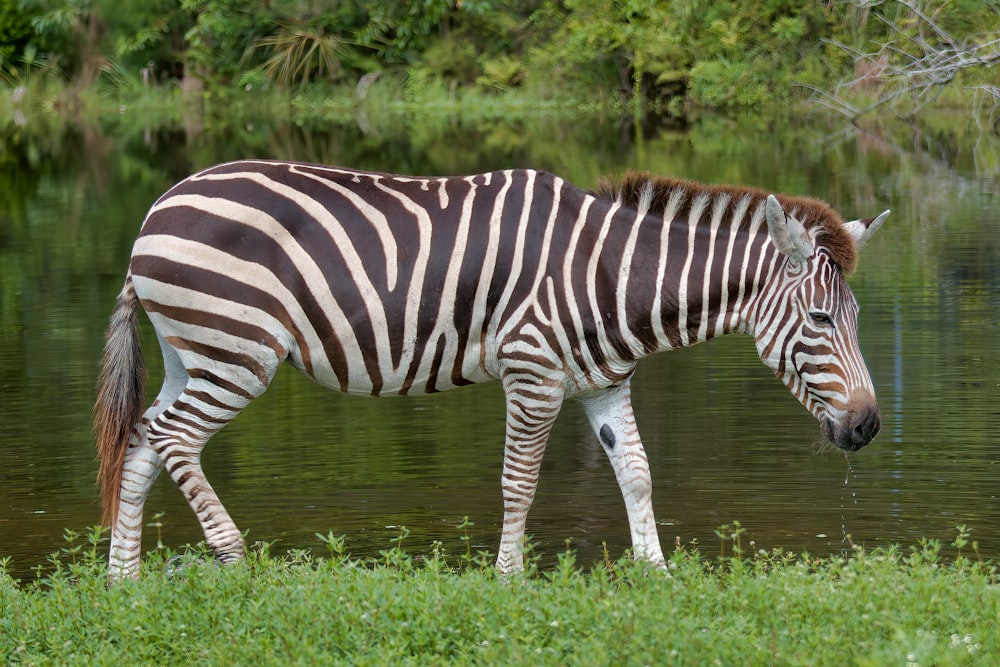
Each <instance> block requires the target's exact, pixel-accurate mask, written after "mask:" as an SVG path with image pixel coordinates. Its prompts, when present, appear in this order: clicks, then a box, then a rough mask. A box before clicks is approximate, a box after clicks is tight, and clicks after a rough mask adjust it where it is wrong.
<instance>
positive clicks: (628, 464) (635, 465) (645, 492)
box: [579, 382, 665, 567]
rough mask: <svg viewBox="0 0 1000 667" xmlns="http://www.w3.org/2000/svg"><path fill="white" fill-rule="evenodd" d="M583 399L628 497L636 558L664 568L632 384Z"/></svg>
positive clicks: (588, 417)
mask: <svg viewBox="0 0 1000 667" xmlns="http://www.w3.org/2000/svg"><path fill="white" fill-rule="evenodd" d="M579 401H580V404H581V405H582V406H583V409H584V412H585V413H586V414H587V419H588V420H589V421H590V426H591V428H593V429H594V433H595V434H596V435H597V439H598V440H599V441H600V443H601V446H602V447H603V448H604V451H605V453H606V454H607V455H608V459H610V460H611V466H612V467H613V468H614V470H615V477H616V478H617V480H618V487H619V488H620V489H621V492H622V497H623V498H624V499H625V509H626V510H627V512H628V523H629V529H630V531H631V533H632V551H633V554H634V556H635V558H636V560H647V561H649V562H650V563H652V564H654V565H656V566H657V567H664V566H665V562H664V558H663V551H662V549H661V548H660V538H659V535H657V532H656V519H655V518H654V517H653V482H652V478H651V477H650V474H649V459H648V458H647V457H646V451H645V450H644V449H643V447H642V441H641V440H640V439H639V429H638V428H637V427H636V424H635V415H634V414H633V412H632V391H631V389H630V386H629V383H628V382H625V383H624V384H621V385H619V386H617V387H610V388H608V389H605V390H602V391H599V392H595V393H593V394H587V395H585V396H581V397H579Z"/></svg>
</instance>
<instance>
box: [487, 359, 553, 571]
mask: <svg viewBox="0 0 1000 667" xmlns="http://www.w3.org/2000/svg"><path fill="white" fill-rule="evenodd" d="M504 391H505V392H506V397H507V430H506V441H505V444H504V457H503V476H502V477H501V480H500V486H501V489H502V490H503V534H502V535H501V537H500V550H499V553H498V554H497V563H496V568H497V570H498V571H499V572H500V573H501V574H510V573H513V572H521V571H523V570H524V526H525V522H526V520H527V518H528V510H530V509H531V503H532V501H533V500H534V498H535V490H536V488H537V487H538V471H539V469H540V468H541V466H542V456H543V455H544V454H545V444H546V443H547V442H548V439H549V433H550V432H551V431H552V424H553V423H554V422H555V419H556V417H557V416H558V414H559V408H560V407H561V406H562V400H563V394H564V390H563V387H562V385H561V384H555V383H552V384H546V383H543V382H539V381H538V380H537V379H533V380H532V381H531V382H526V381H525V380H524V379H519V380H510V381H508V379H507V378H506V377H505V379H504Z"/></svg>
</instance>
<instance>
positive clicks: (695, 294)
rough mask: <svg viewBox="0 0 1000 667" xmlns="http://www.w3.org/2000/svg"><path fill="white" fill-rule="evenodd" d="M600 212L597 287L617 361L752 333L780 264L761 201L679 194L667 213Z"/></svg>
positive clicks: (602, 207)
mask: <svg viewBox="0 0 1000 667" xmlns="http://www.w3.org/2000/svg"><path fill="white" fill-rule="evenodd" d="M593 213H594V217H595V218H597V219H601V218H603V217H605V216H610V217H611V223H610V224H609V225H607V227H608V229H607V233H606V235H605V237H604V240H603V244H602V246H603V250H602V253H601V261H600V262H599V264H598V270H597V271H596V273H595V276H594V283H595V291H596V292H597V294H598V295H601V294H603V295H604V299H603V300H602V301H601V303H600V309H601V312H602V315H604V318H605V323H606V324H605V326H606V329H607V340H608V343H609V345H610V347H611V349H612V350H613V351H614V353H615V354H616V355H618V356H619V357H620V358H622V359H624V360H628V359H637V358H639V357H643V356H646V355H648V354H652V353H654V352H657V351H661V350H668V349H673V348H677V347H687V346H690V345H694V344H697V343H701V342H705V341H707V340H711V339H712V338H715V337H717V336H721V335H723V334H726V333H730V332H747V331H749V327H750V325H751V323H752V317H753V316H752V313H753V309H754V306H753V304H754V303H755V301H756V299H757V296H758V283H759V282H760V276H761V275H765V274H767V273H769V272H770V271H771V270H772V268H773V266H772V264H773V259H774V253H773V252H769V251H766V249H768V248H770V246H769V245H768V244H766V240H767V232H766V224H764V210H763V206H762V205H761V204H760V202H754V201H753V200H752V199H751V198H749V197H743V198H740V199H738V200H736V201H734V200H733V199H732V198H731V197H729V196H727V195H725V194H722V195H718V194H717V195H716V196H714V197H709V196H700V195H699V196H695V197H694V199H693V200H691V201H688V202H685V201H684V199H683V193H681V194H680V195H679V196H678V198H677V200H676V201H673V202H670V203H668V205H667V206H666V208H665V210H664V211H663V212H662V214H655V215H642V210H641V207H640V210H639V211H636V210H632V209H628V208H624V207H621V206H619V205H618V204H616V203H612V202H607V201H603V202H599V203H598V205H597V206H595V209H594V212H593ZM602 285H604V286H605V287H604V289H602ZM612 285H613V286H614V289H610V286H612ZM609 314H610V315H611V317H609Z"/></svg>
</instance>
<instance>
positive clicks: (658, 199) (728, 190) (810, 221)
mask: <svg viewBox="0 0 1000 667" xmlns="http://www.w3.org/2000/svg"><path fill="white" fill-rule="evenodd" d="M648 188H651V191H650V192H649V194H647V195H646V196H647V197H649V195H650V194H651V195H652V197H651V200H650V202H649V209H648V210H649V213H653V214H661V215H662V213H663V212H664V210H665V209H666V207H667V203H668V202H669V201H670V196H671V195H672V194H673V193H674V192H675V191H676V190H678V189H681V190H683V191H685V194H686V196H685V197H684V202H683V204H682V205H681V208H680V209H679V210H678V212H677V217H679V218H683V217H685V216H686V215H687V211H688V207H689V206H690V202H691V201H692V200H693V199H694V198H695V196H696V195H699V194H707V195H708V197H709V200H710V201H711V200H712V199H714V198H715V197H717V196H719V195H721V194H727V195H729V196H730V197H731V199H730V201H738V200H739V199H741V198H743V197H745V196H749V197H750V198H751V210H753V209H755V208H756V207H757V206H758V205H762V204H763V201H764V200H765V199H766V198H767V196H768V195H769V194H774V196H775V197H777V199H778V201H779V202H781V205H782V206H783V207H784V209H785V211H786V212H787V213H789V214H791V215H793V216H795V218H796V219H797V220H799V221H800V222H801V223H802V224H804V225H805V227H806V229H812V228H815V227H819V228H820V230H821V231H820V232H819V233H817V234H816V236H815V238H816V243H817V244H818V245H819V246H820V247H823V248H825V249H826V251H827V253H829V255H830V259H831V260H833V262H834V263H835V264H836V265H837V266H839V267H840V268H841V270H843V271H844V272H845V273H851V272H852V271H854V268H855V265H856V264H857V249H856V247H855V244H854V239H853V238H852V237H851V235H850V234H848V233H847V232H846V231H845V230H844V229H843V224H844V221H843V220H842V219H841V217H840V216H839V215H837V213H836V211H834V210H833V209H832V208H831V207H830V206H829V205H828V204H826V203H824V202H821V201H819V200H818V199H812V198H810V197H793V196H789V195H783V194H778V193H770V192H768V191H766V190H761V189H759V188H753V187H745V186H738V185H706V184H704V183H698V182H697V181H688V180H684V179H678V178H670V177H664V176H654V175H651V174H648V173H645V172H637V171H630V172H627V173H625V174H624V175H622V176H612V177H604V178H602V179H600V180H599V181H598V184H597V187H596V188H595V190H594V194H595V195H596V196H598V197H600V198H602V199H610V200H615V201H618V202H619V203H620V204H622V205H623V206H627V207H629V208H638V207H639V205H640V197H642V195H643V193H644V191H646V190H647V189H648ZM706 210H708V209H706ZM702 220H704V221H706V222H707V221H708V216H707V215H706V216H704V217H703V218H702ZM749 221H750V216H749V215H747V216H744V218H743V221H742V224H744V225H747V224H749Z"/></svg>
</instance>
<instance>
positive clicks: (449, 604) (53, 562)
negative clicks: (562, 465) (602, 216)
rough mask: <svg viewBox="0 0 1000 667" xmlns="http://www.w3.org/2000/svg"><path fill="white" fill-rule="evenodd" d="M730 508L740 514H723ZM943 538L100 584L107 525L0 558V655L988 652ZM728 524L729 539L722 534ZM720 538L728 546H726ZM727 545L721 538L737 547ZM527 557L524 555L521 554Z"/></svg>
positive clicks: (331, 561)
mask: <svg viewBox="0 0 1000 667" xmlns="http://www.w3.org/2000/svg"><path fill="white" fill-rule="evenodd" d="M734 525H736V524H734ZM964 534H965V533H964V531H960V533H959V539H958V540H956V543H955V546H958V548H959V550H958V556H957V558H955V559H953V560H952V561H950V562H946V561H945V560H944V559H943V558H942V557H941V555H940V544H939V543H937V542H934V541H926V542H924V543H923V545H922V547H921V548H919V549H914V550H912V551H910V552H909V553H902V552H901V551H900V550H898V549H879V550H875V551H865V550H863V549H860V548H856V549H855V550H854V551H853V553H852V554H851V555H850V556H849V557H830V558H813V557H810V556H809V555H807V554H800V555H794V554H788V553H781V552H760V553H756V554H753V555H750V556H740V555H738V553H739V550H738V545H739V531H738V530H737V531H735V532H729V527H727V528H726V529H725V530H720V536H722V537H723V542H722V552H723V555H722V556H721V557H719V556H709V555H707V554H704V553H701V552H699V551H698V550H697V549H692V548H678V549H676V550H675V551H674V552H673V553H672V555H671V558H670V570H669V571H670V576H666V575H665V574H664V573H662V572H659V571H655V570H652V569H650V568H648V567H646V566H643V565H641V564H635V563H632V562H630V561H627V560H621V561H617V562H611V561H606V562H604V563H603V564H600V565H598V566H596V567H594V568H592V569H590V570H589V571H584V570H583V569H582V568H580V567H578V565H577V564H576V562H575V558H574V555H573V553H572V551H568V550H567V551H566V552H565V553H563V554H561V555H560V556H559V559H558V564H557V565H556V566H554V567H553V568H551V569H550V570H547V571H541V572H540V571H538V570H537V568H535V567H534V565H532V566H531V567H530V568H529V572H528V574H527V575H526V576H524V577H516V578H514V579H511V580H505V579H502V578H500V577H498V576H497V575H496V574H495V573H494V572H493V570H492V568H491V567H490V566H489V565H488V561H489V560H490V559H489V556H488V555H486V554H480V555H479V556H473V555H471V554H469V553H466V554H464V555H462V556H459V557H453V556H449V555H447V554H443V553H442V552H441V550H440V548H435V549H434V550H433V551H432V553H430V554H427V555H426V556H425V557H414V556H411V555H408V554H407V553H406V552H405V551H404V550H402V549H401V548H399V547H398V546H397V547H395V548H392V549H389V550H386V551H383V552H382V553H381V554H380V555H379V556H378V557H376V558H371V559H365V560H359V559H354V558H351V557H349V556H348V555H346V554H345V552H344V544H343V540H342V538H334V537H332V536H326V537H324V538H323V539H324V541H325V542H326V543H327V546H328V549H329V552H330V553H329V554H327V555H325V556H324V557H322V558H321V557H316V556H313V555H312V554H309V553H307V552H304V551H292V552H289V553H287V554H283V555H273V554H271V553H270V550H269V548H268V547H267V545H259V544H258V545H257V546H256V547H255V548H254V549H252V550H251V553H250V556H249V557H248V559H247V560H246V561H245V562H244V563H241V564H237V565H233V566H227V567H220V566H217V565H215V564H213V563H212V562H211V561H210V559H208V558H207V556H206V555H205V553H204V552H202V551H198V550H197V549H195V550H190V551H187V552H185V553H183V554H181V555H173V554H170V553H169V552H168V551H166V550H164V549H161V550H158V551H155V552H153V553H151V554H149V555H148V556H146V557H145V558H144V561H143V568H144V569H143V574H142V576H141V577H140V579H139V580H138V581H126V582H123V583H121V584H119V585H114V586H110V587H109V586H107V585H106V582H105V564H104V544H103V542H104V539H103V537H101V536H100V535H99V534H97V533H96V532H92V533H91V535H89V536H88V538H87V539H86V540H85V541H81V540H79V539H77V538H76V536H74V535H72V534H71V535H70V538H71V543H70V545H69V546H67V547H66V548H64V549H63V550H62V552H61V553H59V554H54V555H53V556H52V557H51V558H50V562H49V563H48V564H47V565H46V566H44V567H40V568H39V577H38V578H37V579H36V580H34V581H32V582H28V583H23V584H22V583H18V582H15V581H14V580H13V579H12V578H11V577H10V576H9V574H7V572H6V568H7V565H6V563H5V562H4V561H0V610H2V616H0V656H2V657H5V658H6V661H7V662H8V663H11V664H32V665H33V664H39V665H43V664H52V665H71V664H87V665H90V664H99V665H103V664H107V665H111V664H158V665H169V664H183V665H194V664H220V665H221V664H225V665H233V664H242V665H265V664H279V665H287V664H292V665H298V664H302V665H312V664H345V665H347V664H350V665H388V664H391V665H406V664H412V665H433V664H446V663H453V664H503V665H513V664H523V665H543V664H551V665H566V664H572V665H646V664H673V665H706V664H723V665H758V664H759V665H770V664H777V665H907V664H909V665H980V664H981V665H990V664H996V662H997V660H998V659H1000V632H997V628H998V627H1000V575H998V570H997V567H996V566H995V565H994V564H992V563H980V562H978V561H977V560H974V559H972V560H970V559H969V558H968V557H966V556H965V555H963V554H962V551H961V547H962V546H964V545H965V544H964ZM727 539H728V541H727ZM727 550H728V551H729V552H730V553H729V555H726V553H725V552H726V551H727ZM734 553H735V554H737V555H733V554H734ZM529 561H531V562H534V561H533V560H532V559H529Z"/></svg>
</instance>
